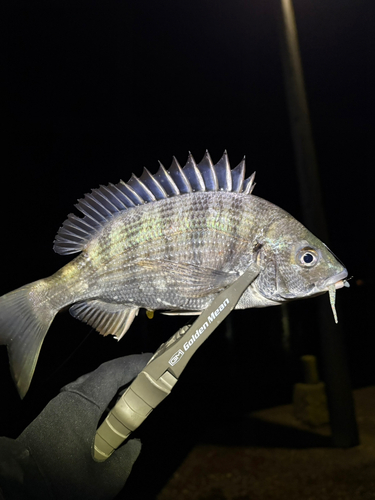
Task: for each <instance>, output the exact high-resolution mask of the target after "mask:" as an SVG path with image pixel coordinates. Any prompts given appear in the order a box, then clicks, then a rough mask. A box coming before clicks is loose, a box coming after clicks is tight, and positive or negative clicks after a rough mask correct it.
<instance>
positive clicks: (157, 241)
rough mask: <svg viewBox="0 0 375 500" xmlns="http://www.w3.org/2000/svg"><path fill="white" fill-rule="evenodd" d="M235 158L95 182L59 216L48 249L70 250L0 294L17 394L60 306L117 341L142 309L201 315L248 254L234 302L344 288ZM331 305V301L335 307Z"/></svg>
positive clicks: (312, 242) (331, 262)
mask: <svg viewBox="0 0 375 500" xmlns="http://www.w3.org/2000/svg"><path fill="white" fill-rule="evenodd" d="M253 188H254V174H253V175H251V176H250V177H249V178H247V179H245V161H244V160H243V161H242V162H241V163H240V164H239V165H238V166H237V167H236V168H234V169H232V170H231V168H230V165H229V160H228V156H227V153H226V152H225V153H224V155H223V156H222V158H221V159H220V160H219V162H218V163H216V165H213V163H212V161H211V158H210V155H209V153H208V152H206V154H205V155H204V157H203V159H202V161H201V162H200V163H199V164H198V165H197V164H196V163H195V161H194V158H193V156H192V155H191V154H190V155H189V157H188V160H187V163H186V165H185V166H184V167H183V168H181V166H180V165H179V164H178V162H177V160H176V159H175V158H174V159H173V162H172V165H171V167H170V168H169V170H168V171H167V170H166V169H165V168H164V167H163V166H162V165H160V168H159V170H158V172H157V173H156V174H155V175H151V174H150V173H149V171H148V170H147V169H144V171H143V174H142V175H141V177H140V178H137V177H136V176H135V175H134V174H133V175H132V177H131V178H130V180H129V181H128V182H127V183H125V182H123V181H120V182H119V183H118V184H116V185H114V184H109V185H108V186H101V187H100V188H98V189H94V190H93V191H92V192H91V193H89V194H86V195H85V197H84V198H83V199H81V200H79V201H78V204H77V205H76V207H77V208H78V210H79V211H80V212H81V213H82V214H83V217H78V216H77V215H73V214H70V215H68V218H67V220H66V221H65V222H64V224H63V226H62V227H61V228H60V229H59V231H58V233H57V236H56V239H55V242H54V250H55V251H56V252H57V253H59V254H74V253H79V255H78V256H77V257H76V258H75V259H74V260H72V261H71V262H69V263H68V264H67V265H66V266H64V267H63V268H61V269H60V270H59V271H57V272H56V273H55V274H53V275H52V276H50V277H48V278H45V279H41V280H39V281H36V282H34V283H31V284H29V285H26V286H24V287H22V288H19V289H17V290H15V291H13V292H10V293H8V294H6V295H4V296H2V297H0V343H2V344H7V346H8V354H9V362H10V367H11V372H12V376H13V379H14V381H15V383H16V385H17V388H18V391H19V393H20V395H21V397H23V396H24V395H25V394H26V392H27V390H28V388H29V385H30V382H31V378H32V375H33V373H34V369H35V365H36V362H37V358H38V355H39V351H40V348H41V346H42V343H43V339H44V337H45V335H46V333H47V331H48V328H49V326H50V324H51V322H52V320H53V319H54V317H55V315H56V314H57V312H58V311H60V310H61V309H63V308H65V307H66V306H70V312H71V314H72V315H73V316H74V317H76V318H78V319H80V320H81V321H84V322H86V323H88V324H89V325H91V326H92V327H93V328H95V329H96V330H98V331H99V332H100V333H101V334H102V335H108V334H111V335H114V336H115V337H116V338H117V339H120V338H121V337H122V336H123V335H124V334H125V332H126V331H127V330H128V328H129V327H130V325H131V323H132V321H133V320H134V318H135V316H136V315H137V314H138V311H139V309H140V308H141V307H143V308H145V309H147V310H149V311H154V310H164V311H169V312H172V313H175V314H178V313H179V312H181V311H190V312H196V311H202V310H203V309H204V308H205V307H207V306H208V305H209V304H210V302H211V301H212V300H213V299H214V297H215V296H216V294H217V293H218V292H220V291H221V290H222V289H224V288H225V287H226V286H228V285H230V284H231V283H233V282H234V281H235V280H236V278H237V277H238V276H240V275H241V274H242V273H243V272H244V270H245V269H246V268H247V267H248V265H249V264H250V262H252V261H253V260H254V259H256V260H257V262H258V264H259V265H260V267H261V269H262V270H261V273H260V274H259V276H258V277H257V279H256V280H255V281H254V282H253V283H252V284H251V285H250V286H249V287H248V288H247V289H246V290H245V292H244V294H243V295H242V297H241V299H240V301H239V302H238V304H237V308H238V309H243V308H250V307H266V306H271V305H277V304H281V303H282V302H285V301H289V300H293V299H298V298H302V297H311V296H314V295H317V294H320V293H323V292H326V291H328V290H330V294H331V299H332V300H331V302H332V304H334V294H333V290H335V289H336V288H340V287H341V286H344V284H345V281H344V280H345V278H346V276H347V270H346V269H345V268H344V267H343V265H342V264H341V263H340V262H338V260H337V259H336V258H335V256H334V255H333V254H332V253H331V252H330V250H329V249H328V248H327V247H326V246H325V245H324V243H322V242H321V241H320V240H319V239H318V238H316V237H315V236H314V235H312V234H311V233H310V232H309V231H308V230H307V229H306V228H305V227H304V226H303V225H302V224H300V223H299V222H298V221H297V220H295V219H294V218H293V217H292V216H291V215H289V214H288V213H287V212H285V211H284V210H282V209H281V208H279V207H277V206H276V205H273V204H272V203H270V202H268V201H266V200H263V199H261V198H258V197H256V196H254V195H252V194H251V193H252V190H253ZM333 310H334V306H333Z"/></svg>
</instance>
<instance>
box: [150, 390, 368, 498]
mask: <svg viewBox="0 0 375 500" xmlns="http://www.w3.org/2000/svg"><path fill="white" fill-rule="evenodd" d="M354 398H355V405H356V412H357V421H358V426H359V432H360V440H361V444H360V445H359V446H356V447H354V448H349V449H338V448H331V447H330V439H329V435H330V428H329V425H324V426H321V427H319V428H315V429H311V428H308V427H307V426H305V425H303V424H300V423H299V422H298V421H297V420H296V419H295V418H294V417H293V407H292V405H284V406H278V407H275V408H271V409H267V410H261V411H257V412H254V413H251V414H250V415H248V416H247V417H246V418H244V419H243V421H242V422H238V421H236V424H235V426H234V427H232V424H231V422H226V423H224V422H223V427H222V430H221V435H222V436H223V439H222V440H221V442H220V444H219V445H213V444H205V443H202V444H199V445H196V446H195V447H194V448H193V449H192V450H191V452H190V453H189V455H188V456H187V458H186V459H185V461H184V462H183V463H182V465H181V466H180V467H179V468H178V470H177V471H176V472H175V473H174V475H173V476H172V477H171V479H170V480H169V482H168V483H167V484H166V486H165V487H164V488H163V490H162V491H161V492H160V494H159V495H158V497H157V498H158V500H175V499H184V500H193V499H194V500H359V499H360V500H370V499H375V387H368V388H363V389H358V390H355V391H354ZM233 425H234V424H233ZM218 431H220V430H219V429H217V428H212V429H211V432H212V436H215V435H217V433H218ZM244 436H245V437H244ZM241 438H242V442H243V443H246V444H245V445H242V446H241ZM212 441H213V440H212V439H210V436H209V435H208V436H207V442H210V443H212Z"/></svg>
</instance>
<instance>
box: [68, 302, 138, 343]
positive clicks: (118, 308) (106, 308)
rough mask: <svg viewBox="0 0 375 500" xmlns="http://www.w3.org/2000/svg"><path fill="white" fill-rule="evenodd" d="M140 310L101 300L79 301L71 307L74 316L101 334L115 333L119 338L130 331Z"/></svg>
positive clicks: (70, 310)
mask: <svg viewBox="0 0 375 500" xmlns="http://www.w3.org/2000/svg"><path fill="white" fill-rule="evenodd" d="M138 311H139V308H138V307H126V306H123V305H121V304H110V303H108V302H103V301H100V300H90V301H87V302H78V303H77V304H74V305H73V306H72V307H71V308H70V309H69V312H70V314H71V315H72V316H73V317H74V318H77V319H80V320H81V321H84V322H85V323H87V324H88V325H90V326H92V327H93V328H95V330H97V331H98V332H99V333H100V334H101V335H114V336H115V337H116V338H117V340H120V339H121V338H122V337H123V336H124V335H125V333H126V332H127V331H128V329H129V327H130V325H131V324H132V322H133V320H134V318H135V317H136V316H137V314H138Z"/></svg>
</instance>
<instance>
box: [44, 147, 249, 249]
mask: <svg viewBox="0 0 375 500" xmlns="http://www.w3.org/2000/svg"><path fill="white" fill-rule="evenodd" d="M254 177H255V172H254V173H253V174H252V175H251V176H250V177H249V178H248V179H245V158H244V159H243V160H242V161H241V162H240V163H239V164H238V165H237V167H236V168H234V169H233V170H231V169H230V164H229V159H228V155H227V152H226V151H224V154H223V156H222V157H221V158H220V160H219V161H218V162H217V163H216V165H214V164H213V163H212V160H211V157H210V154H209V152H208V151H206V153H205V154H204V156H203V158H202V161H201V162H200V163H198V165H197V164H196V163H195V160H194V158H193V155H192V154H191V153H189V156H188V159H187V162H186V164H185V166H184V167H183V168H181V166H180V164H179V163H178V161H177V160H176V158H174V157H173V161H172V164H171V166H170V168H169V170H166V169H165V168H164V167H163V165H162V164H161V163H160V167H159V170H158V171H157V173H156V174H154V175H152V174H150V172H149V171H148V170H147V169H146V168H144V170H143V173H142V175H141V177H139V178H138V177H136V176H135V175H134V174H132V176H131V178H130V180H129V181H128V182H127V183H125V182H124V181H122V180H121V181H120V182H119V183H118V184H108V186H100V187H99V188H98V189H93V190H92V191H91V193H88V194H86V195H85V196H84V197H83V198H82V199H80V200H78V203H77V204H76V207H77V209H78V210H79V211H80V212H81V213H82V214H83V217H78V216H76V215H74V214H69V215H68V218H67V219H66V221H65V222H64V224H63V225H62V227H60V229H59V231H58V233H57V235H56V239H55V241H54V247H53V249H54V250H55V252H57V253H59V254H63V255H67V254H72V253H77V252H80V251H82V250H83V249H84V248H85V247H86V245H87V244H88V243H89V242H90V241H91V240H92V238H93V237H94V236H95V235H97V234H98V233H99V232H100V231H101V229H102V228H103V227H104V226H105V225H106V223H107V222H108V221H109V220H110V219H112V218H113V217H114V216H116V215H118V214H119V213H121V212H123V211H124V210H128V209H129V208H134V207H136V206H138V205H142V204H144V203H152V202H155V201H158V200H162V199H165V198H168V197H171V196H179V195H182V194H187V193H193V192H197V191H232V192H235V193H244V194H250V193H251V192H252V190H253V189H254V186H255V183H254Z"/></svg>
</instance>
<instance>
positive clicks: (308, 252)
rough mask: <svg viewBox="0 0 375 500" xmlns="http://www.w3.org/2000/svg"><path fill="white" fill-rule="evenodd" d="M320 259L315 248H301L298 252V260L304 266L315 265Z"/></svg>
mask: <svg viewBox="0 0 375 500" xmlns="http://www.w3.org/2000/svg"><path fill="white" fill-rule="evenodd" d="M318 261H319V254H318V252H317V251H316V250H314V249H313V248H301V250H299V251H298V253H297V262H298V264H299V265H300V266H302V267H314V266H315V264H317V263H318Z"/></svg>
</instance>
